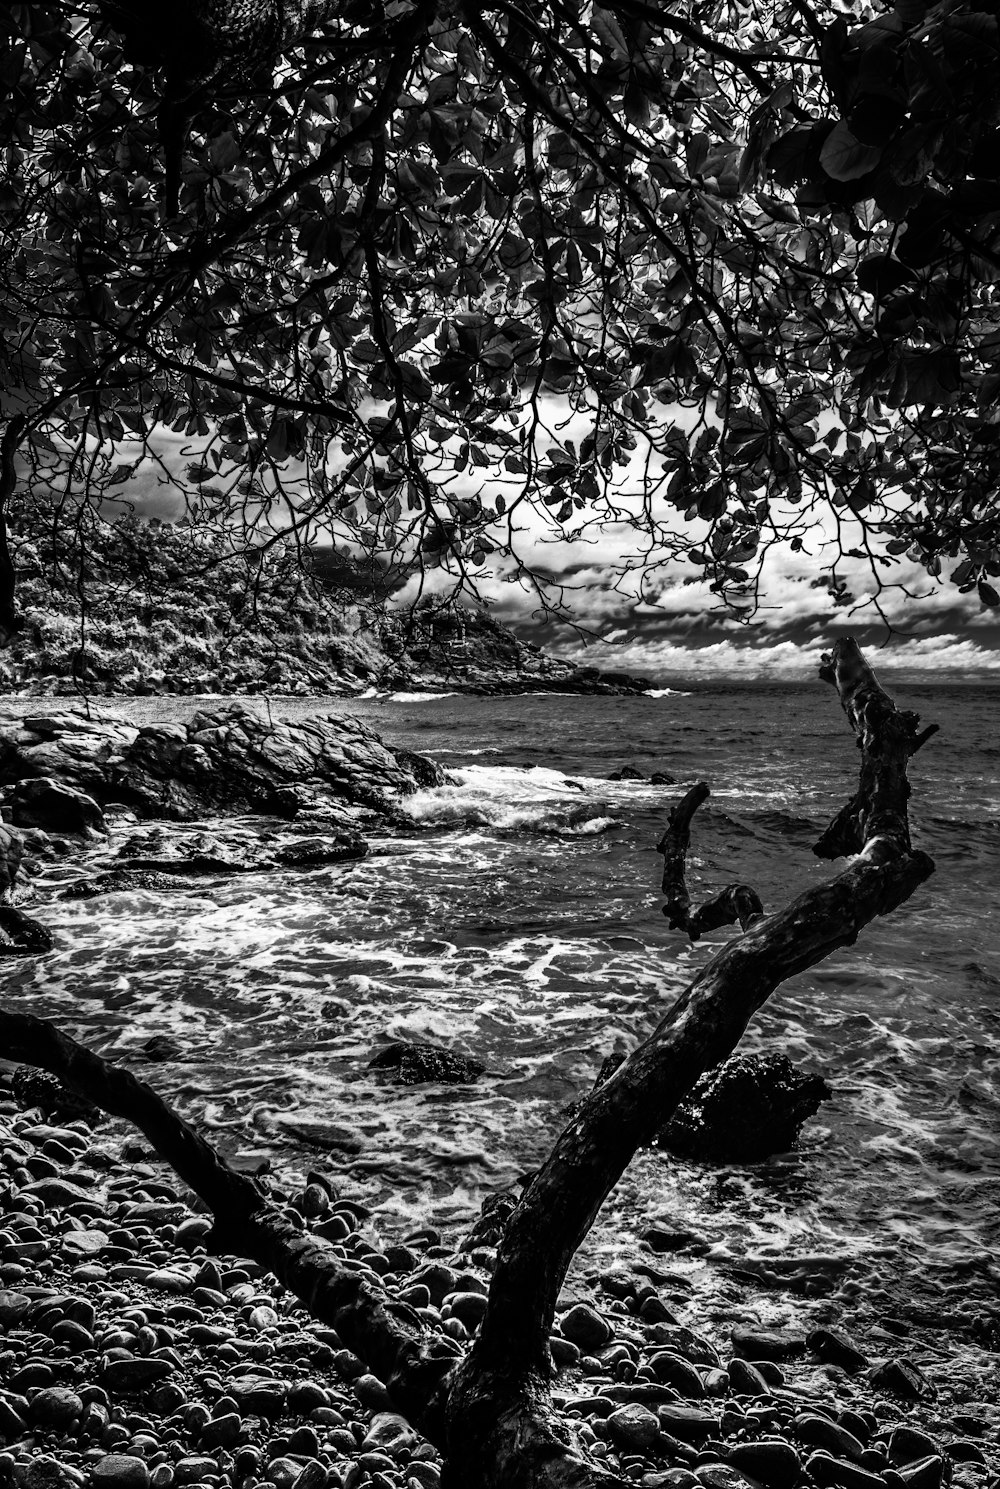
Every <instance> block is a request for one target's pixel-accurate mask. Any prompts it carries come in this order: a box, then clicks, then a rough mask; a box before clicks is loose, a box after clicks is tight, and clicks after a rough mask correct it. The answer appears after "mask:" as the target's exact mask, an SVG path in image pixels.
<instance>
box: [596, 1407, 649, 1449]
mask: <svg viewBox="0 0 1000 1489" xmlns="http://www.w3.org/2000/svg"><path fill="white" fill-rule="evenodd" d="M608 1431H609V1432H610V1434H611V1436H612V1437H613V1438H614V1440H615V1442H616V1443H617V1444H618V1446H619V1447H621V1448H631V1449H632V1450H633V1451H634V1452H637V1453H648V1452H649V1450H650V1449H651V1448H654V1447H655V1446H656V1444H657V1443H658V1442H659V1440H660V1424H659V1422H658V1421H657V1419H656V1417H655V1416H654V1415H653V1413H652V1412H651V1411H650V1410H649V1409H648V1408H647V1407H645V1406H640V1405H638V1403H636V1402H633V1403H630V1404H629V1405H628V1406H622V1407H620V1408H619V1409H618V1411H613V1412H612V1413H611V1415H610V1416H609V1417H608Z"/></svg>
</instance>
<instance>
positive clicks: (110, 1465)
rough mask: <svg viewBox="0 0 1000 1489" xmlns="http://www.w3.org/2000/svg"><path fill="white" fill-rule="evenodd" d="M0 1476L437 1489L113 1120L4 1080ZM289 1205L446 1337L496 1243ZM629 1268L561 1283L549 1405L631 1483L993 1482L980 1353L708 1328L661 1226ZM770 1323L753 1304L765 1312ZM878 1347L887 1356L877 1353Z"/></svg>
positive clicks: (421, 1462) (122, 1487)
mask: <svg viewBox="0 0 1000 1489" xmlns="http://www.w3.org/2000/svg"><path fill="white" fill-rule="evenodd" d="M0 1162H2V1166H3V1171H2V1175H0V1211H2V1214H0V1445H2V1446H0V1484H3V1485H4V1486H7V1485H12V1486H16V1489H84V1486H87V1485H93V1486H94V1489H150V1486H151V1489H171V1486H173V1485H175V1484H176V1485H179V1486H195V1489H200V1486H205V1489H271V1486H273V1489H293V1486H294V1489H363V1486H369V1485H370V1486H372V1489H434V1486H435V1485H437V1484H438V1482H439V1480H440V1473H441V1469H440V1462H439V1458H438V1455H437V1453H436V1452H435V1450H434V1448H433V1447H432V1446H431V1445H430V1444H428V1443H426V1442H425V1441H423V1440H422V1439H421V1438H420V1437H419V1436H418V1434H417V1433H416V1432H414V1431H413V1430H412V1429H411V1428H410V1427H409V1426H408V1424H407V1423H406V1422H405V1420H404V1419H403V1418H402V1417H401V1416H399V1415H398V1414H397V1413H396V1412H395V1411H394V1410H393V1404H392V1402H391V1401H390V1399H389V1397H388V1394H387V1392H386V1390H385V1387H384V1386H383V1384H382V1383H381V1381H379V1380H378V1379H376V1378H375V1377H374V1376H373V1375H371V1374H370V1373H368V1372H367V1371H366V1368H365V1366H364V1364H363V1363H362V1362H361V1361H360V1360H359V1359H357V1358H356V1357H355V1356H354V1355H353V1354H352V1353H351V1352H350V1351H349V1350H347V1349H345V1348H344V1347H343V1344H342V1342H341V1341H340V1340H339V1338H338V1337H337V1335H336V1333H335V1332H334V1331H333V1330H331V1329H329V1328H326V1327H322V1326H320V1325H319V1324H316V1323H315V1322H313V1321H312V1320H310V1318H309V1317H308V1315H307V1314H306V1313H305V1312H304V1311H303V1310H302V1308H301V1307H300V1306H299V1304H298V1303H297V1301H296V1299H295V1298H294V1297H292V1296H291V1295H290V1294H288V1293H287V1292H285V1291H284V1289H282V1288H281V1287H280V1286H279V1284H278V1283H277V1282H276V1281H275V1279H274V1278H273V1277H272V1276H270V1275H269V1274H266V1273H264V1272H263V1270H262V1269H261V1267H260V1266H259V1265H257V1263H255V1262H254V1261H252V1260H250V1259H248V1258H240V1257H226V1256H210V1255H208V1254H207V1252H206V1238H207V1236H208V1232H209V1230H210V1225H211V1221H210V1217H208V1216H207V1215H206V1213H205V1210H204V1206H203V1205H202V1203H201V1201H200V1200H198V1199H197V1198H196V1197H195V1196H193V1195H192V1194H191V1193H190V1192H189V1191H188V1190H187V1189H186V1188H185V1187H184V1186H183V1184H181V1183H180V1181H179V1180H177V1179H176V1177H175V1176H174V1175H173V1174H172V1171H171V1170H170V1169H169V1168H168V1167H167V1166H166V1165H165V1164H163V1163H161V1162H159V1161H158V1160H157V1159H156V1156H155V1154H153V1153H152V1152H151V1151H150V1150H149V1149H148V1148H147V1147H146V1146H145V1144H144V1143H143V1142H140V1141H139V1140H137V1138H136V1135H135V1133H134V1131H133V1130H132V1129H130V1128H129V1127H128V1125H127V1124H126V1123H124V1122H121V1121H118V1120H111V1119H107V1120H104V1121H101V1122H100V1123H98V1124H96V1125H95V1126H93V1127H91V1126H90V1125H89V1124H88V1122H87V1121H85V1120H82V1119H79V1120H70V1121H65V1120H63V1121H60V1120H58V1118H55V1117H51V1116H47V1115H46V1114H45V1112H44V1111H43V1110H42V1109H41V1108H40V1107H27V1108H25V1107H24V1106H23V1105H22V1104H21V1103H19V1101H18V1100H16V1099H15V1098H14V1096H13V1093H12V1089H11V1082H10V1072H9V1071H8V1072H7V1073H6V1074H5V1075H3V1076H0ZM273 1183H274V1186H275V1194H276V1197H279V1198H284V1199H287V1201H288V1204H289V1208H290V1210H291V1211H294V1213H295V1214H296V1215H298V1217H299V1220H300V1223H301V1224H302V1225H303V1226H309V1227H311V1228H314V1229H316V1230H317V1231H319V1233H320V1234H322V1235H323V1236H324V1237H325V1238H326V1239H327V1240H328V1241H329V1244H331V1245H332V1246H333V1247H334V1248H335V1250H336V1252H337V1254H338V1255H340V1256H341V1257H342V1258H343V1259H344V1260H345V1262H346V1263H347V1265H349V1266H351V1267H355V1268H363V1269H365V1270H366V1271H367V1272H369V1273H370V1274H371V1275H372V1276H373V1277H377V1278H380V1279H381V1280H382V1282H383V1284H384V1285H385V1286H386V1287H387V1288H388V1289H390V1290H391V1291H393V1292H394V1293H396V1294H398V1295H399V1296H400V1297H402V1298H403V1299H404V1300H406V1301H407V1302H409V1303H410V1304H411V1306H414V1307H416V1308H417V1309H419V1310H421V1311H422V1312H423V1313H424V1315H425V1316H426V1317H427V1318H428V1320H429V1321H434V1322H435V1323H437V1324H439V1325H440V1326H441V1327H443V1328H444V1329H445V1330H446V1331H447V1332H448V1333H450V1334H451V1335H452V1336H453V1337H454V1338H455V1339H457V1340H459V1341H462V1340H465V1339H468V1338H469V1337H470V1336H471V1334H472V1333H473V1332H474V1331H475V1329H476V1327H477V1325H478V1322H479V1319H480V1318H481V1317H482V1313H483V1310H484V1307H485V1299H486V1292H487V1290H488V1286H489V1276H490V1267H491V1263H492V1260H493V1257H494V1255H495V1252H494V1251H493V1249H492V1247H491V1246H489V1245H486V1244H482V1243H477V1242H474V1241H473V1242H470V1241H468V1240H466V1239H465V1238H463V1237H462V1236H458V1235H456V1236H453V1237H446V1236H442V1235H441V1234H439V1233H438V1232H436V1231H434V1230H431V1229H423V1230H421V1231H419V1232H414V1233H410V1234H407V1235H405V1236H402V1237H399V1238H396V1237H383V1236H382V1235H381V1234H380V1232H379V1229H378V1217H377V1216H373V1215H371V1214H370V1213H369V1212H368V1211H367V1210H366V1209H365V1207H364V1206H362V1205H359V1204H357V1203H355V1202H352V1201H348V1200H345V1199H343V1198H341V1197H340V1196H339V1195H338V1190H337V1184H336V1177H335V1175H331V1176H329V1177H328V1176H326V1175H324V1174H322V1173H317V1174H314V1175H311V1176H310V1182H309V1184H308V1186H307V1187H306V1188H305V1189H304V1190H300V1191H298V1192H293V1193H290V1194H287V1195H285V1194H284V1193H283V1191H282V1190H281V1187H280V1185H281V1176H280V1175H275V1176H273ZM643 1249H644V1253H645V1256H646V1260H645V1261H644V1262H642V1263H640V1264H639V1265H637V1266H636V1267H635V1268H634V1269H633V1270H631V1271H626V1270H620V1271H601V1272H590V1273H584V1274H582V1275H574V1276H573V1277H571V1280H570V1284H569V1285H568V1286H567V1289H566V1292H565V1293H564V1297H563V1300H562V1304H561V1312H560V1315H559V1317H558V1320H557V1327H556V1330H555V1332H554V1334H553V1336H552V1340H551V1348H552V1357H553V1367H554V1396H555V1399H556V1402H557V1404H558V1405H559V1407H560V1409H561V1410H562V1412H563V1413H564V1415H565V1416H566V1417H567V1418H568V1419H569V1420H570V1421H571V1422H573V1423H574V1426H575V1429H576V1432H577V1434H578V1437H579V1440H580V1441H581V1443H583V1444H585V1445H586V1447H587V1448H588V1449H589V1451H590V1453H591V1454H592V1455H593V1456H594V1457H596V1458H598V1459H600V1460H604V1461H605V1462H606V1463H607V1466H608V1467H611V1468H614V1469H616V1470H617V1471H618V1472H619V1473H620V1475H621V1476H622V1478H623V1479H624V1480H626V1481H631V1482H635V1483H637V1484H640V1485H643V1486H647V1489H659V1486H669V1489H754V1486H755V1485H756V1486H762V1489H796V1486H803V1489H808V1486H810V1485H812V1486H818V1489H941V1486H943V1485H947V1484H951V1485H953V1486H954V1489H993V1486H995V1485H996V1484H997V1483H998V1482H1000V1479H998V1467H1000V1460H998V1442H1000V1410H998V1408H997V1404H996V1378H997V1372H996V1355H995V1354H992V1353H991V1352H990V1351H989V1350H987V1349H985V1348H984V1349H983V1351H982V1352H981V1353H980V1354H979V1355H978V1356H977V1355H975V1354H970V1352H969V1351H968V1350H966V1351H965V1352H964V1353H963V1355H962V1358H961V1361H960V1362H959V1361H958V1360H957V1359H956V1360H951V1361H949V1360H948V1359H946V1358H944V1357H943V1356H942V1354H941V1352H940V1349H936V1348H935V1347H933V1346H931V1345H928V1346H927V1348H926V1349H925V1348H924V1345H923V1343H922V1341H921V1339H920V1338H919V1337H917V1336H916V1335H913V1336H911V1337H909V1338H899V1339H897V1340H893V1339H892V1335H891V1333H890V1332H889V1331H885V1330H882V1331H878V1333H879V1334H880V1336H881V1337H877V1338H874V1339H865V1338H857V1337H853V1336H852V1335H851V1334H849V1333H848V1332H847V1331H846V1330H845V1329H843V1328H839V1327H837V1326H835V1325H834V1324H831V1325H829V1326H827V1327H818V1328H817V1327H815V1319H813V1321H812V1325H811V1326H810V1324H809V1321H808V1320H807V1319H806V1318H805V1317H804V1316H803V1318H802V1320H800V1323H801V1327H795V1326H794V1325H793V1326H791V1327H788V1326H786V1327H783V1328H775V1327H773V1326H768V1325H767V1323H766V1321H765V1323H763V1324H759V1325H756V1326H755V1324H754V1311H753V1308H752V1307H750V1308H749V1309H748V1308H747V1307H746V1306H744V1307H742V1308H741V1309H740V1310H739V1315H740V1321H739V1322H736V1323H735V1324H730V1325H729V1326H728V1327H726V1326H725V1325H724V1324H723V1323H722V1322H721V1321H720V1319H719V1317H718V1315H716V1318H715V1320H714V1321H712V1322H709V1323H707V1324H705V1325H704V1326H702V1325H701V1321H700V1320H699V1319H698V1318H697V1317H694V1316H689V1314H690V1313H691V1310H686V1309H685V1308H684V1306H683V1297H684V1294H683V1290H682V1289H680V1288H678V1287H677V1286H675V1285H673V1284H674V1283H675V1282H676V1281H677V1280H678V1279H676V1278H673V1277H672V1273H671V1270H670V1260H671V1258H670V1254H669V1252H667V1251H664V1250H663V1249H662V1243H661V1244H660V1246H659V1247H658V1243H657V1238H656V1235H655V1234H653V1235H651V1237H650V1238H649V1240H648V1241H647V1242H646V1243H645V1244H644V1248H643ZM760 1316H761V1317H762V1318H764V1317H765V1315H764V1313H763V1312H762V1313H761V1315H760ZM887 1346H891V1347H887Z"/></svg>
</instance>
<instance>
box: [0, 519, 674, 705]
mask: <svg viewBox="0 0 1000 1489" xmlns="http://www.w3.org/2000/svg"><path fill="white" fill-rule="evenodd" d="M11 546H12V550H13V556H14V563H15V567H16V571H17V594H18V606H19V609H20V612H21V615H22V618H23V628H22V630H21V631H20V633H19V634H18V635H17V636H16V637H15V639H14V641H13V643H12V645H11V646H9V647H8V648H6V649H4V650H3V651H0V690H2V691H4V692H6V693H8V694H27V695H29V696H48V695H66V696H71V695H79V694H81V693H86V694H90V695H93V696H113V695H118V694H125V695H128V694H186V695H191V694H211V693H217V694H222V695H226V696H238V695H241V694H259V693H268V694H272V695H274V696H305V695H309V694H334V695H336V694H340V695H345V696H351V695H357V694H359V693H365V692H368V691H369V690H371V689H376V690H378V691H390V692H391V691H412V692H444V691H447V692H455V691H457V692H475V693H496V694H504V693H523V692H550V691H556V692H571V693H572V692H575V693H611V694H614V693H640V692H642V691H644V689H645V688H646V687H647V686H648V683H646V682H644V681H642V680H641V679H637V678H633V677H630V676H628V675H627V674H625V673H609V672H605V673H601V672H599V671H598V670H597V669H596V668H585V667H578V666H575V665H573V664H572V663H569V662H564V661H561V660H559V659H558V658H556V657H551V656H548V655H547V654H546V653H544V652H542V651H540V650H539V649H538V647H536V646H533V645H531V644H530V643H528V642H525V641H522V640H521V639H519V638H518V637H517V636H515V635H514V633H513V632H512V631H510V630H508V629H507V628H506V627H505V626H503V625H500V624H499V623H498V622H497V621H495V620H493V619H492V618H491V617H490V616H489V615H488V614H487V613H486V612H485V611H481V610H476V609H472V608H469V607H468V606H464V605H458V604H442V603H439V602H437V603H433V604H431V603H428V604H424V605H420V606H417V607H416V608H415V609H414V610H412V611H411V610H400V611H393V609H392V607H391V605H389V604H388V603H387V600H388V596H387V594H386V593H385V592H384V590H385V587H384V584H383V583H382V581H381V579H380V573H379V572H377V571H376V570H374V569H368V570H363V569H361V568H359V566H358V565H357V564H356V563H354V562H353V561H352V560H350V559H348V558H346V557H345V556H344V555H342V554H339V553H337V552H336V551H335V550H332V549H318V550H310V549H306V550H304V551H303V550H300V549H297V548H295V547H294V546H293V545H292V544H290V543H286V544H277V545H275V546H272V547H268V548H266V549H259V550H255V551H251V553H250V554H249V555H247V554H245V553H243V552H239V551H234V548H233V545H232V542H231V541H230V540H229V539H228V538H227V537H226V535H225V534H219V533H215V532H213V531H212V530H210V529H209V530H206V529H191V528H187V527H180V526H171V525H170V524H166V523H161V522H158V521H156V520H153V521H151V522H139V521H137V520H135V519H133V518H123V519H121V520H119V521H116V522H114V523H110V522H103V521H101V520H100V519H99V518H98V517H96V516H95V515H94V514H93V513H89V512H86V511H81V512H80V513H78V514H76V520H75V521H68V520H66V519H63V520H62V521H61V522H60V521H59V520H56V519H55V518H54V517H53V514H51V513H46V512H45V511H44V510H42V509H32V510H31V511H30V512H25V513H22V514H21V515H20V516H18V517H15V519H14V520H13V523H12V535H11Z"/></svg>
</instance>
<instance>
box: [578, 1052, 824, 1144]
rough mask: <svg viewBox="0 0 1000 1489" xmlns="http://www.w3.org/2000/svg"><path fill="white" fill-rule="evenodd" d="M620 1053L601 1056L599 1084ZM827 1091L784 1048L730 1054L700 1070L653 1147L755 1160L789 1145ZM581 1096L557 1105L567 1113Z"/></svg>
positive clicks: (618, 1060) (621, 1057)
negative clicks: (781, 1050) (780, 1051)
mask: <svg viewBox="0 0 1000 1489" xmlns="http://www.w3.org/2000/svg"><path fill="white" fill-rule="evenodd" d="M624 1059H625V1056H624V1055H623V1054H613V1055H608V1056H607V1057H606V1058H605V1060H604V1062H603V1063H602V1065H601V1068H600V1070H599V1072H598V1074H597V1079H596V1080H595V1082H594V1085H595V1087H597V1086H601V1085H603V1084H604V1082H605V1081H606V1080H607V1079H608V1078H609V1077H610V1076H611V1075H613V1074H614V1072H615V1071H616V1070H617V1069H618V1067H619V1065H620V1064H621V1063H622V1061H623V1060H624ZM831 1095H832V1092H831V1091H830V1088H829V1086H828V1085H827V1083H826V1081H824V1080H823V1078H822V1076H819V1075H810V1074H808V1073H806V1072H804V1071H801V1070H796V1068H795V1066H794V1065H793V1064H792V1062H791V1061H790V1060H789V1059H788V1057H787V1056H786V1055H778V1054H766V1055H747V1054H735V1055H731V1056H730V1057H729V1059H728V1060H726V1061H725V1062H724V1063H723V1064H722V1065H719V1066H718V1067H717V1068H716V1069H715V1070H709V1071H706V1073H705V1074H704V1075H703V1076H702V1077H701V1079H700V1080H699V1081H698V1082H697V1084H696V1085H695V1086H694V1087H693V1088H692V1090H691V1091H690V1092H689V1093H688V1095H687V1096H686V1097H685V1098H684V1100H683V1101H682V1102H681V1104H680V1105H679V1106H678V1108H677V1110H676V1111H675V1112H674V1113H673V1114H672V1115H671V1116H670V1118H669V1119H668V1120H667V1121H666V1122H665V1123H664V1125H663V1126H662V1127H661V1128H660V1131H659V1132H658V1133H657V1135H656V1137H655V1139H654V1146H656V1147H662V1148H668V1149H669V1150H670V1152H672V1153H676V1154H677V1156H678V1157H680V1158H693V1159H696V1160H698V1161H700V1162H705V1163H760V1162H761V1161H762V1160H763V1159H765V1158H769V1157H770V1156H771V1154H772V1153H785V1152H787V1151H788V1149H789V1148H791V1147H793V1146H794V1144H795V1141H796V1139H797V1138H798V1135H799V1132H800V1131H801V1129H802V1126H803V1124H804V1123H805V1122H806V1121H808V1119H809V1118H810V1117H812V1116H815V1114H816V1112H817V1111H818V1110H819V1108H820V1105H821V1104H822V1103H823V1102H824V1101H828V1100H829V1099H830V1096H831ZM580 1105H581V1103H580V1102H579V1101H575V1102H573V1103H571V1105H570V1106H569V1107H567V1108H566V1109H565V1110H564V1112H563V1114H562V1115H563V1117H564V1119H565V1120H566V1121H570V1120H572V1118H573V1117H574V1116H575V1115H576V1113H577V1112H578V1111H579V1109H580Z"/></svg>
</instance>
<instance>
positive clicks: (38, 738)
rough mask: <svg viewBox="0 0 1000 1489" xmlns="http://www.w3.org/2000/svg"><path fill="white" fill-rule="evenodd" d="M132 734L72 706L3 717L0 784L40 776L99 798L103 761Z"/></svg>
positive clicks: (103, 780) (124, 727)
mask: <svg viewBox="0 0 1000 1489" xmlns="http://www.w3.org/2000/svg"><path fill="white" fill-rule="evenodd" d="M137 733H138V730H137V729H135V728H133V727H132V726H131V725H129V724H123V723H120V722H119V721H117V720H114V721H112V720H107V719H89V718H87V716H86V715H85V714H84V713H82V712H77V711H76V710H75V709H66V710H62V711H59V710H56V711H53V712H52V713H48V714H33V715H32V714H29V715H26V716H25V718H23V719H11V720H7V721H6V723H5V724H4V726H3V728H2V730H0V784H3V783H10V782H15V781H22V780H25V779H27V778H36V779H37V778H40V777H46V778H48V779H50V780H53V781H59V782H61V783H62V785H64V786H72V787H73V788H74V789H75V790H77V791H81V792H83V793H84V794H86V795H89V796H94V797H96V799H97V800H98V801H101V800H104V799H106V798H105V786H106V781H107V772H108V767H109V764H110V762H111V761H112V760H113V759H115V758H116V757H117V756H118V755H120V754H121V752H122V751H123V750H124V749H127V748H128V746H129V744H130V743H131V742H132V740H134V739H135V736H136V734H137Z"/></svg>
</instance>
